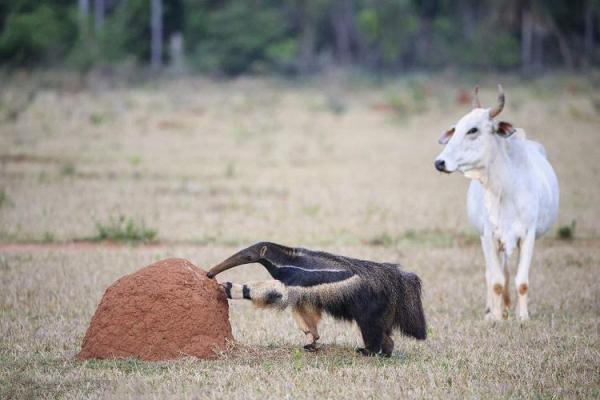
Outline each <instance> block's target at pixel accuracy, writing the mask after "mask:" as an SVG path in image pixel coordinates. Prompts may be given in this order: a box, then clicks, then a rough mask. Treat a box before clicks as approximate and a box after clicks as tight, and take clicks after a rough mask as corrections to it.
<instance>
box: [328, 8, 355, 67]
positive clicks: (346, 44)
mask: <svg viewBox="0 0 600 400" xmlns="http://www.w3.org/2000/svg"><path fill="white" fill-rule="evenodd" d="M352 18H353V13H352V2H351V1H350V0H339V1H337V2H336V5H335V7H334V9H333V16H332V23H333V31H334V34H335V53H336V56H337V59H338V62H339V63H341V64H347V63H349V62H350V61H351V60H352V48H351V37H352Z"/></svg>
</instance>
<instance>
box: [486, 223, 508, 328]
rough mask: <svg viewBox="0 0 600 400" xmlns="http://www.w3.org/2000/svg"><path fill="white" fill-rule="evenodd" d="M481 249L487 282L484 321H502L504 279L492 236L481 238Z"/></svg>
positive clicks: (487, 235) (487, 234)
mask: <svg viewBox="0 0 600 400" xmlns="http://www.w3.org/2000/svg"><path fill="white" fill-rule="evenodd" d="M481 248H482V249H483V255H484V257H485V267H486V271H485V277H486V281H487V309H486V315H485V319H486V320H493V321H499V320H501V319H502V311H503V305H504V301H503V298H502V295H503V293H504V285H505V284H507V282H505V277H504V273H503V269H502V265H501V260H500V254H499V252H498V248H497V246H496V243H495V241H494V240H493V238H492V235H491V234H489V233H485V234H484V235H483V236H481Z"/></svg>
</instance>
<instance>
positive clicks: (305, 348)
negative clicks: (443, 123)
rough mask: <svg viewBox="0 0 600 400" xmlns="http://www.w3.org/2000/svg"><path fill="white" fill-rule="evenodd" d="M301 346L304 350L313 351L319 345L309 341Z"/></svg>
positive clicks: (317, 348)
mask: <svg viewBox="0 0 600 400" xmlns="http://www.w3.org/2000/svg"><path fill="white" fill-rule="evenodd" d="M303 348H304V350H305V351H309V352H311V353H314V352H315V351H317V350H319V346H317V344H316V343H309V344H307V345H305V346H304V347H303Z"/></svg>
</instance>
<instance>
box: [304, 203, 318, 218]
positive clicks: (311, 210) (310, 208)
mask: <svg viewBox="0 0 600 400" xmlns="http://www.w3.org/2000/svg"><path fill="white" fill-rule="evenodd" d="M302 211H304V214H305V215H308V216H309V217H316V216H317V215H319V212H320V211H321V206H319V205H318V204H312V205H306V206H304V207H303V208H302Z"/></svg>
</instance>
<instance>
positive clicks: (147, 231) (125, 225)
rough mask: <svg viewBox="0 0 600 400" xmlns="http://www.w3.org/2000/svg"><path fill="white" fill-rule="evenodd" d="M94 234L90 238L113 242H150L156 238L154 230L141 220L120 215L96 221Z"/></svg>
mask: <svg viewBox="0 0 600 400" xmlns="http://www.w3.org/2000/svg"><path fill="white" fill-rule="evenodd" d="M96 230H97V233H96V236H94V237H93V238H92V240H96V241H103V240H108V241H115V242H127V243H136V242H151V241H152V240H154V239H155V238H156V233H157V232H156V230H155V229H151V228H148V227H147V226H146V225H145V224H144V223H143V222H137V221H135V220H134V219H133V218H128V217H125V216H123V215H120V216H119V217H118V218H111V219H110V220H109V221H108V222H107V223H100V222H97V223H96Z"/></svg>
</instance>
